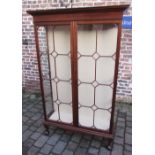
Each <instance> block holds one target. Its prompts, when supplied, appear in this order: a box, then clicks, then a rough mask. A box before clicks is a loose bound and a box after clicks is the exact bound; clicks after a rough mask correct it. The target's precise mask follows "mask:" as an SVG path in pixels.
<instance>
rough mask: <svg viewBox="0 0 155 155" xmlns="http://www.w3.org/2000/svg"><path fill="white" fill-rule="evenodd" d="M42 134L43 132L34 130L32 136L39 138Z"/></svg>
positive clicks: (35, 138)
mask: <svg viewBox="0 0 155 155" xmlns="http://www.w3.org/2000/svg"><path fill="white" fill-rule="evenodd" d="M40 136H41V133H39V132H34V133H33V134H32V136H31V138H32V139H34V140H37V139H38V138H39V137H40Z"/></svg>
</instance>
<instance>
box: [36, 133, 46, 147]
mask: <svg viewBox="0 0 155 155" xmlns="http://www.w3.org/2000/svg"><path fill="white" fill-rule="evenodd" d="M47 140H48V137H47V136H44V135H42V136H41V137H39V139H38V140H37V141H36V142H35V143H34V145H35V146H37V147H42V146H43V145H44V144H45V142H46V141H47Z"/></svg>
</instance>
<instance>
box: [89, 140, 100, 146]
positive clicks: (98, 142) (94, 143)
mask: <svg viewBox="0 0 155 155" xmlns="http://www.w3.org/2000/svg"><path fill="white" fill-rule="evenodd" d="M100 145H101V142H100V141H97V140H94V139H93V140H92V142H91V146H94V147H96V148H99V147H100Z"/></svg>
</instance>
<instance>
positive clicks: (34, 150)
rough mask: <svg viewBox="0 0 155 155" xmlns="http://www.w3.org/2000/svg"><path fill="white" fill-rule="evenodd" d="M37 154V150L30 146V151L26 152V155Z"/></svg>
mask: <svg viewBox="0 0 155 155" xmlns="http://www.w3.org/2000/svg"><path fill="white" fill-rule="evenodd" d="M38 152H39V148H36V147H34V146H32V147H31V149H30V150H29V151H28V152H27V155H36V154H37V153H38Z"/></svg>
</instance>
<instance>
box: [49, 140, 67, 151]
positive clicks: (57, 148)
mask: <svg viewBox="0 0 155 155" xmlns="http://www.w3.org/2000/svg"><path fill="white" fill-rule="evenodd" d="M66 145H67V143H65V142H63V141H59V142H58V143H57V144H56V145H55V146H54V148H53V151H52V152H53V153H56V154H61V153H62V151H63V150H64V148H65V147H66Z"/></svg>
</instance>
